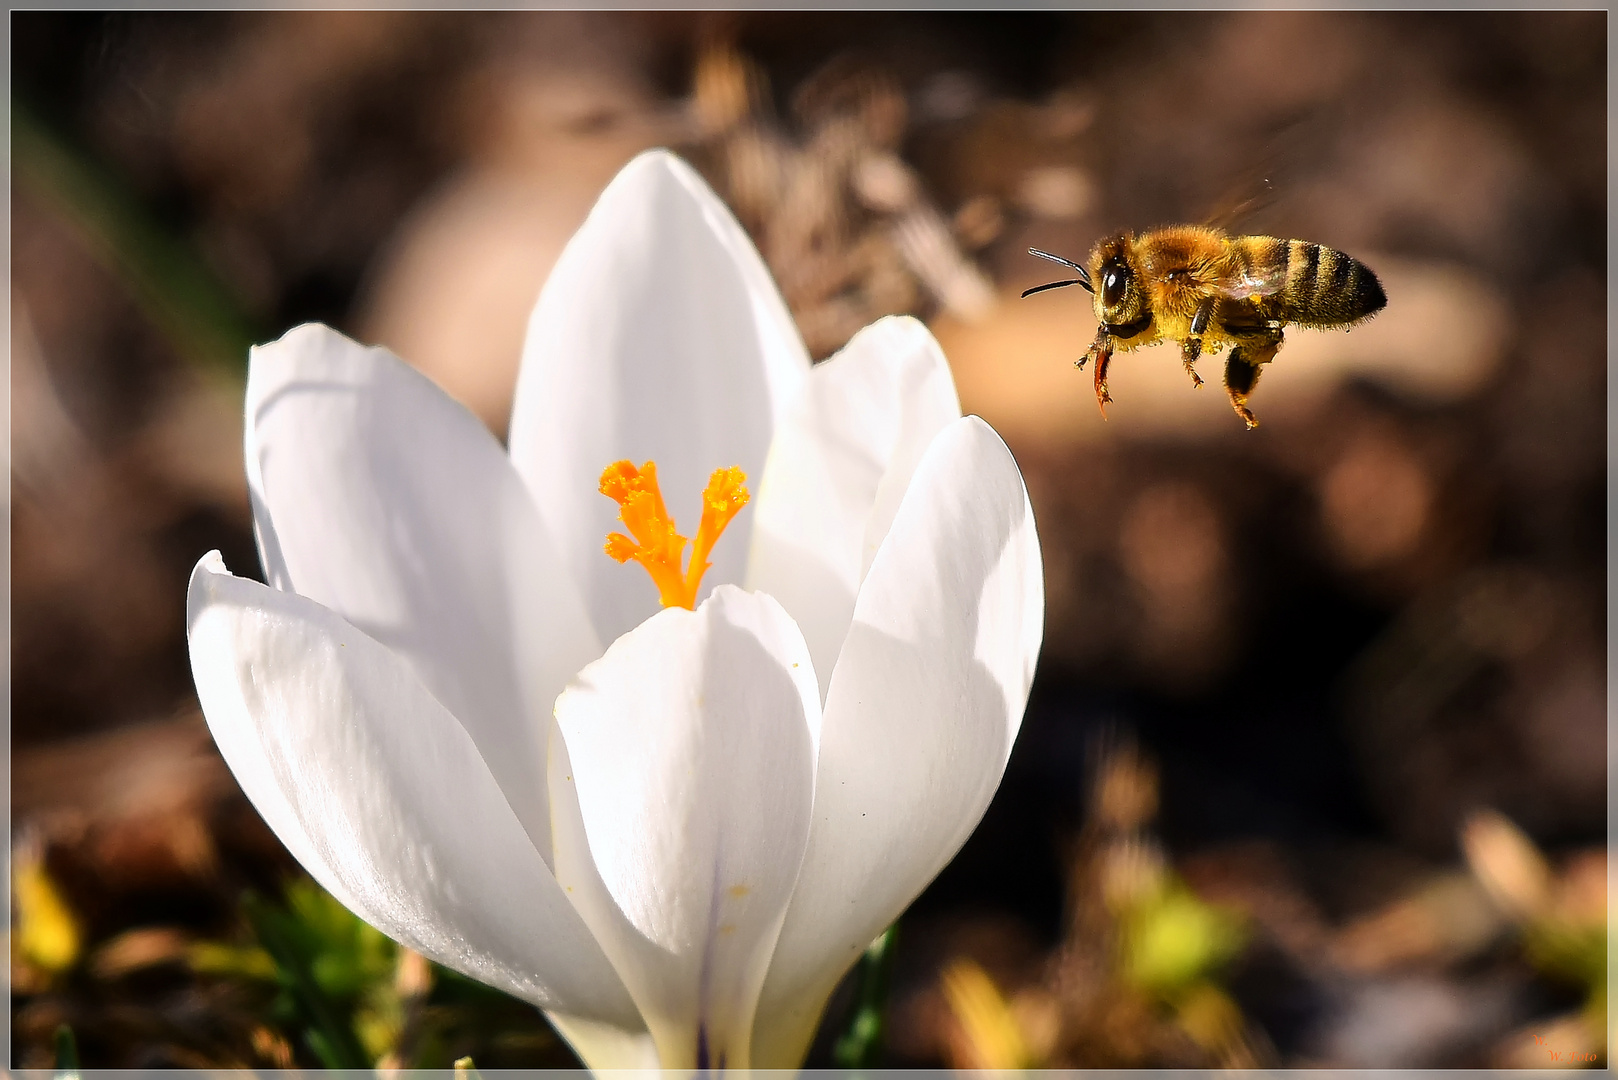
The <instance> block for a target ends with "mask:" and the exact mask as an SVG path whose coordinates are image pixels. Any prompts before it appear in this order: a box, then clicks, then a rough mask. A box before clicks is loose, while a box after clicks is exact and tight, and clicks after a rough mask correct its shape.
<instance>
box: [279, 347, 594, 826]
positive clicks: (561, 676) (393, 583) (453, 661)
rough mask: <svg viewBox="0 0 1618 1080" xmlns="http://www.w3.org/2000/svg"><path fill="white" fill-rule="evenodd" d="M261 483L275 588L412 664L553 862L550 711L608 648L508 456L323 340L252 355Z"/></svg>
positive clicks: (413, 380)
mask: <svg viewBox="0 0 1618 1080" xmlns="http://www.w3.org/2000/svg"><path fill="white" fill-rule="evenodd" d="M247 472H248V483H249V487H250V490H251V493H252V497H253V512H254V513H253V516H254V524H255V526H256V528H257V532H258V537H259V550H260V551H261V553H262V554H263V558H264V566H265V570H266V571H267V573H268V576H269V581H270V583H271V584H272V585H275V586H276V587H277V588H280V589H285V590H291V591H296V592H298V593H301V594H302V595H304V596H307V597H309V598H310V599H313V600H315V601H317V602H319V603H321V604H323V605H325V606H326V607H329V608H331V609H332V610H333V611H335V612H337V613H338V614H340V615H341V616H342V617H343V618H344V619H346V620H347V621H348V622H350V623H352V624H353V625H354V626H356V627H358V628H359V629H361V630H363V631H364V632H365V633H367V634H369V635H371V636H372V637H374V638H375V639H376V640H378V641H380V642H381V643H382V644H384V645H385V646H387V647H388V648H389V649H390V650H392V651H393V652H394V653H396V654H398V655H399V656H401V657H403V658H404V659H405V660H406V661H408V663H409V666H410V667H411V668H412V669H413V670H414V672H415V674H416V677H417V678H419V679H420V680H421V681H422V683H424V684H425V685H426V687H427V688H428V689H429V690H431V691H432V693H433V695H434V696H435V697H437V698H438V700H439V701H441V702H442V703H443V704H444V705H445V706H446V707H447V708H448V709H449V711H450V712H451V713H453V714H454V715H455V717H456V719H457V720H459V721H460V722H461V724H462V725H464V726H465V728H466V730H467V732H468V733H469V734H471V736H472V739H473V741H474V742H475V743H476V744H477V747H478V749H479V751H481V752H482V754H483V758H484V760H485V761H487V762H488V763H489V768H490V770H491V771H492V772H493V773H494V777H495V779H496V780H497V781H498V782H499V784H500V788H501V790H502V791H504V792H505V794H506V798H507V799H508V800H510V802H511V806H512V809H513V810H515V811H516V813H517V817H518V819H519V820H520V821H522V823H523V826H524V827H525V828H526V829H528V832H529V835H530V836H531V837H533V838H534V840H535V841H536V844H537V845H538V846H539V847H540V849H541V850H542V851H544V852H546V853H547V856H548V853H549V843H550V826H549V823H548V816H547V814H548V810H547V802H548V800H547V799H546V795H545V764H544V762H545V757H544V751H545V740H546V737H547V735H546V733H547V732H548V731H549V728H550V711H551V706H552V704H553V703H554V702H555V700H556V695H557V694H559V693H560V692H561V690H562V688H563V687H564V686H566V685H567V681H568V679H570V678H572V676H573V673H574V672H576V671H578V669H579V668H580V667H582V666H584V665H585V664H586V663H588V662H589V661H590V660H592V659H594V658H595V657H597V656H599V655H600V653H601V646H600V644H599V643H598V642H597V641H596V640H595V638H594V635H593V633H592V631H591V629H590V622H589V619H588V617H587V616H586V615H585V614H584V609H583V604H582V601H581V600H580V599H579V597H578V594H577V592H576V590H575V589H574V588H573V586H572V583H571V582H570V581H569V580H568V579H567V576H566V572H565V571H564V570H563V568H562V566H561V563H560V560H558V558H557V557H556V555H555V554H554V549H553V548H552V545H551V541H550V537H549V536H548V535H547V533H546V531H545V528H544V526H543V524H542V523H541V521H540V519H539V516H538V514H537V513H536V512H535V510H534V507H533V504H532V500H531V499H530V497H529V495H528V491H527V488H526V486H525V485H524V484H523V482H522V480H521V479H520V478H519V477H518V476H517V473H516V471H515V470H514V469H513V468H512V467H511V463H510V461H509V460H508V459H507V458H506V456H505V453H504V452H503V451H502V450H501V449H500V444H499V443H498V442H496V441H495V439H494V437H493V436H492V435H490V434H489V431H488V429H487V428H485V427H484V426H483V425H482V424H481V423H479V422H478V420H477V419H476V418H475V417H473V416H472V414H471V413H469V412H467V411H466V409H464V408H463V407H461V406H460V405H458V404H457V403H455V402H454V401H452V400H451V399H450V398H449V397H448V396H447V395H445V394H444V393H443V391H441V390H439V389H438V387H436V386H434V385H433V384H432V383H431V382H430V381H429V380H428V379H426V378H425V377H424V376H423V375H421V374H420V373H419V372H417V371H415V370H413V369H412V368H410V367H409V366H407V365H405V364H404V363H402V362H400V361H399V360H398V359H397V358H395V357H394V356H392V355H391V354H389V353H388V352H386V351H385V350H383V349H367V348H362V347H361V346H359V345H357V344H355V343H354V342H352V341H350V340H349V339H348V338H346V337H343V336H342V335H341V334H338V333H336V332H335V331H333V330H330V329H328V328H326V327H324V326H315V325H308V326H300V327H298V328H297V329H295V330H292V331H289V332H288V333H287V334H286V336H285V337H283V338H282V339H281V340H280V341H278V342H275V343H274V344H272V345H265V346H261V347H259V348H257V349H254V350H253V356H252V363H251V367H250V371H249V375H248V384H247Z"/></svg>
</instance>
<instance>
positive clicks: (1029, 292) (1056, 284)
mask: <svg viewBox="0 0 1618 1080" xmlns="http://www.w3.org/2000/svg"><path fill="white" fill-rule="evenodd" d="M1069 285H1083V286H1084V287H1085V288H1086V289H1090V283H1089V282H1088V281H1080V280H1079V279H1078V278H1070V279H1068V280H1067V281H1052V282H1049V283H1047V284H1045V285H1035V286H1034V287H1033V288H1032V289H1024V290H1023V295H1024V296H1033V295H1034V294H1035V293H1037V292H1044V291H1045V290H1046V289H1063V288H1066V287H1067V286H1069ZM1090 291H1091V292H1095V290H1094V289H1090Z"/></svg>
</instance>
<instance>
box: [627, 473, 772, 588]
mask: <svg viewBox="0 0 1618 1080" xmlns="http://www.w3.org/2000/svg"><path fill="white" fill-rule="evenodd" d="M746 480H747V475H746V474H745V473H743V472H742V471H741V469H738V468H736V467H735V466H732V467H730V468H728V469H715V470H714V472H713V475H712V476H710V477H709V478H708V486H707V488H705V489H704V490H703V492H702V521H701V523H700V524H698V526H697V538H696V541H695V543H693V544H692V545H691V565H690V567H689V569H687V570H685V571H683V572H682V571H681V569H680V564H681V562H682V561H683V558H682V557H683V556H684V554H685V543H686V538H685V537H683V536H681V535H680V534H679V533H678V532H676V531H675V529H674V519H673V518H672V517H670V516H669V512H668V508H667V507H665V506H664V505H663V493H662V492H661V491H660V490H659V489H658V486H657V463H656V462H652V461H648V462H647V463H646V464H644V465H642V466H641V467H640V468H638V469H637V468H635V466H634V465H633V464H631V463H630V462H628V461H615V462H613V463H612V464H611V465H608V466H607V467H606V469H605V470H604V471H603V472H602V473H601V494H603V495H605V496H607V498H609V499H611V500H613V501H614V502H616V503H617V504H618V520H620V521H622V522H623V523H624V526H625V527H626V528H628V530H629V532H630V534H631V535H630V536H625V535H624V534H623V533H609V534H608V535H607V543H606V548H605V550H606V552H607V554H608V555H609V556H611V557H612V558H613V559H615V560H617V561H618V562H628V561H629V560H630V559H634V560H635V561H636V562H638V563H640V564H641V566H643V567H645V568H646V572H647V573H648V574H650V575H651V576H652V583H653V584H655V585H656V586H657V592H658V597H659V599H661V600H662V601H663V606H664V607H676V606H678V607H683V608H695V607H696V606H697V589H698V588H699V587H700V586H701V585H702V575H703V574H705V573H707V571H708V567H709V566H711V565H712V564H711V563H709V562H708V553H709V552H711V551H712V550H713V546H714V544H715V542H717V541H718V539H719V537H720V534H722V533H723V532H724V531H725V526H727V525H729V524H730V521H731V519H732V518H734V517H735V516H736V515H737V513H738V512H740V511H741V508H742V507H744V506H746V505H747V500H748V498H749V495H748V493H747V488H746V487H745V486H744V482H745V481H746Z"/></svg>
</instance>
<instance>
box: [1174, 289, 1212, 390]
mask: <svg viewBox="0 0 1618 1080" xmlns="http://www.w3.org/2000/svg"><path fill="white" fill-rule="evenodd" d="M1213 309H1214V298H1213V297H1211V296H1210V297H1209V298H1208V299H1206V300H1204V301H1202V303H1200V304H1198V305H1197V311H1196V314H1195V315H1192V316H1191V332H1190V333H1189V334H1187V335H1186V336H1185V340H1184V341H1182V342H1180V360H1181V361H1182V362H1183V363H1184V364H1185V373H1186V374H1187V375H1189V376H1191V385H1192V387H1193V388H1195V387H1198V386H1201V385H1202V376H1201V375H1198V374H1197V369H1196V367H1195V366H1194V365H1195V364H1196V362H1197V358H1198V357H1200V356H1201V355H1202V334H1203V332H1204V331H1205V330H1207V329H1208V320H1209V319H1211V318H1212V317H1213Z"/></svg>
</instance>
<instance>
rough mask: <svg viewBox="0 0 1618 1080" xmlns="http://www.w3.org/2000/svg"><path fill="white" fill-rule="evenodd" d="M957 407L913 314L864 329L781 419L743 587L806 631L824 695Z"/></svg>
mask: <svg viewBox="0 0 1618 1080" xmlns="http://www.w3.org/2000/svg"><path fill="white" fill-rule="evenodd" d="M960 415H961V405H960V401H959V399H958V398H957V397H956V396H955V383H954V380H953V379H951V378H950V373H949V365H948V364H947V363H946V362H945V361H944V353H943V351H942V350H940V349H939V347H938V342H936V341H934V340H933V335H932V334H931V333H929V332H928V330H927V328H926V327H925V326H923V325H922V324H921V323H920V322H917V321H916V320H915V319H912V318H908V317H902V316H901V317H890V318H886V319H882V320H880V321H879V322H875V323H872V324H871V325H870V326H867V327H866V328H865V329H863V330H861V331H860V332H859V333H858V334H856V335H854V338H853V339H852V340H851V341H850V342H849V343H848V344H847V345H846V346H845V347H844V348H843V350H842V351H841V352H839V353H838V354H837V355H836V356H834V357H832V358H831V359H830V360H827V361H826V362H825V363H823V364H820V365H819V366H817V367H816V368H815V369H814V370H813V371H812V372H811V373H810V375H809V380H808V382H807V383H806V384H805V386H804V388H803V392H802V393H800V394H799V395H798V397H797V398H796V399H795V400H794V401H793V402H792V404H791V405H790V406H789V407H788V409H787V411H786V413H785V415H784V416H783V417H782V421H781V424H780V426H779V427H778V428H777V429H776V433H775V441H774V442H773V443H772V444H771V446H770V457H769V461H768V463H767V464H766V465H765V467H764V476H763V478H762V479H761V480H760V481H759V485H758V498H757V499H756V500H755V507H756V509H755V510H754V514H755V517H754V519H753V543H752V552H751V557H750V559H749V561H748V567H747V587H748V588H750V589H758V590H760V591H762V592H767V593H769V594H770V595H771V596H773V597H775V598H776V599H777V600H779V601H780V602H781V606H782V607H784V608H786V609H787V613H788V614H790V615H791V616H792V617H793V619H794V620H795V621H796V622H797V624H798V627H799V628H800V629H801V630H802V631H803V636H804V639H805V640H806V641H808V642H809V655H810V656H812V657H813V658H814V661H815V671H817V672H818V673H819V675H820V692H821V696H822V697H824V696H825V693H826V688H827V687H828V686H829V685H830V683H831V673H832V667H833V665H834V664H835V663H836V661H837V654H838V652H839V651H840V650H841V649H842V647H843V639H844V637H846V636H847V634H848V626H849V620H850V619H851V618H853V615H854V597H855V596H856V595H858V593H859V589H860V582H861V581H863V580H864V579H865V574H866V571H867V570H868V569H869V568H870V565H871V560H872V559H873V558H875V557H876V552H877V549H878V548H879V547H880V546H881V544H882V540H883V539H884V538H885V537H886V536H887V535H888V528H889V527H890V526H891V525H892V524H893V515H894V514H895V513H897V512H898V509H899V501H900V499H902V498H903V497H904V493H905V489H906V488H907V487H909V485H910V477H911V475H912V474H913V473H914V472H915V471H916V464H917V463H918V462H919V461H920V460H921V456H922V454H923V453H925V452H926V450H927V447H928V446H929V445H930V444H931V443H932V441H933V436H935V435H937V434H938V433H939V432H940V431H942V430H943V429H944V427H945V425H947V424H948V423H949V422H950V421H952V420H955V419H958V418H959V417H960Z"/></svg>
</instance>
